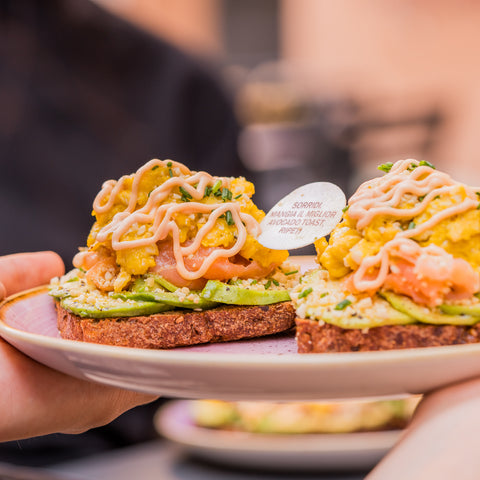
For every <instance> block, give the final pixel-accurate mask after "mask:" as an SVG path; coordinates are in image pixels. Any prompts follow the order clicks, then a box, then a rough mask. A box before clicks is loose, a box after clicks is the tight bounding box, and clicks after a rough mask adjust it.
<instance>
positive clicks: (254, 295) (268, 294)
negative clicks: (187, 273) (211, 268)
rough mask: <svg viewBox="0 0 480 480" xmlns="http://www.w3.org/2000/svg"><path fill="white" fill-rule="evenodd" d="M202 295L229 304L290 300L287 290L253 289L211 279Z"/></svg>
mask: <svg viewBox="0 0 480 480" xmlns="http://www.w3.org/2000/svg"><path fill="white" fill-rule="evenodd" d="M200 296H201V297H202V298H204V299H206V300H211V301H214V302H220V303H226V304H229V305H270V304H272V303H279V302H286V301H288V300H290V295H289V293H288V291H287V290H253V289H249V288H245V287H241V286H239V285H228V284H226V283H223V282H220V281H218V280H209V281H208V282H207V284H206V285H205V287H204V289H203V290H202V291H201V292H200Z"/></svg>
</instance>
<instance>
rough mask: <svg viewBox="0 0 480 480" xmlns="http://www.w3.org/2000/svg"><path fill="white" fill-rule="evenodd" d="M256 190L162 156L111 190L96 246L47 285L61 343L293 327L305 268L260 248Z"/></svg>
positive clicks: (92, 238)
mask: <svg viewBox="0 0 480 480" xmlns="http://www.w3.org/2000/svg"><path fill="white" fill-rule="evenodd" d="M253 193H254V187H253V185H252V184H251V183H250V182H248V181H246V180H245V179H244V178H243V177H240V178H233V177H216V176H212V175H210V174H208V173H206V172H194V171H191V170H189V169H188V168H187V167H186V166H185V165H183V164H181V163H178V162H173V161H170V160H164V161H161V160H157V159H154V160H151V161H149V162H148V163H146V164H145V165H144V166H142V167H141V168H140V169H139V170H137V172H135V173H134V174H131V175H125V176H123V177H122V178H120V179H119V180H118V181H115V180H109V181H107V182H105V183H104V184H103V186H102V189H101V191H100V192H99V194H98V195H97V197H96V198H95V200H94V202H93V215H94V216H95V218H96V221H95V223H94V224H93V227H92V229H91V231H90V235H89V236H88V241H87V247H85V248H81V249H80V252H79V253H78V254H77V255H76V256H75V258H74V260H73V264H74V267H75V268H74V269H73V270H72V271H70V272H68V273H67V274H66V275H64V276H63V277H62V278H57V279H53V280H52V282H51V285H50V294H51V295H52V296H53V297H54V299H55V301H56V306H57V311H58V328H59V331H60V334H61V336H62V337H63V338H67V339H73V340H82V341H86V342H94V343H102V344H111V345H120V346H128V347H139V348H172V347H178V346H186V345H193V344H198V343H206V342H220V341H229V340H237V339H240V338H251V337H257V336H262V335H268V334H273V333H278V332H282V331H285V330H288V329H290V328H291V327H293V326H294V320H295V312H294V308H293V305H292V303H291V302H290V296H289V293H288V290H289V289H291V288H292V286H293V284H294V283H295V282H297V281H298V278H299V276H300V274H299V269H298V268H297V267H296V266H294V265H291V264H290V263H289V262H288V261H287V258H288V252H287V251H285V250H270V249H267V248H265V247H263V246H262V245H260V244H259V243H258V241H257V240H256V236H257V235H258V233H259V222H260V221H261V220H262V218H263V217H264V212H262V211H261V210H259V209H258V208H257V207H256V206H255V204H254V203H253V202H252V200H251V196H252V195H253Z"/></svg>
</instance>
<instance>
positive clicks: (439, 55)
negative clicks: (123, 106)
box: [102, 0, 480, 206]
mask: <svg viewBox="0 0 480 480" xmlns="http://www.w3.org/2000/svg"><path fill="white" fill-rule="evenodd" d="M102 4H103V5H104V6H105V7H107V8H111V9H112V10H114V11H115V12H117V13H118V14H119V15H122V16H124V17H125V18H129V19H131V20H132V21H134V22H136V23H138V24H139V25H141V26H142V27H144V28H147V29H149V30H150V31H152V32H153V33H155V34H158V35H161V36H163V37H164V38H167V39H169V40H170V41H172V42H173V43H175V44H176V45H178V46H179V47H180V48H182V49H185V50H186V51H188V52H190V53H192V54H194V55H199V56H201V57H205V58H207V59H210V60H213V61H214V62H216V63H217V64H218V65H219V68H220V70H219V72H220V74H221V75H222V77H223V80H224V81H225V82H226V84H227V85H228V87H229V88H230V89H231V92H232V94H233V95H234V98H235V106H236V113H237V115H238V118H239V120H240V122H241V124H242V127H243V129H244V130H243V132H242V134H241V137H240V152H241V158H242V161H243V162H244V163H245V165H246V166H247V167H249V168H250V169H252V170H253V171H254V178H256V179H257V181H259V182H260V183H259V188H258V190H263V188H264V183H263V182H264V181H265V182H268V180H270V179H272V180H273V179H275V180H274V181H275V183H272V185H275V186H277V185H278V184H277V183H276V181H277V177H276V175H278V170H282V171H283V172H284V173H286V172H287V171H288V173H289V176H290V174H292V175H293V177H291V184H293V183H295V182H296V181H299V182H302V181H305V179H309V180H310V179H313V178H322V177H323V178H329V179H332V180H333V181H337V182H338V183H340V184H342V185H343V186H344V187H345V188H347V190H349V191H351V190H352V189H353V188H356V186H357V185H358V182H359V181H362V180H364V179H365V178H368V177H370V176H371V175H373V174H375V172H376V166H377V165H378V164H380V163H382V162H384V161H395V160H398V159H401V158H408V157H413V158H425V159H428V160H430V161H432V162H433V163H435V164H437V165H438V166H440V167H441V168H444V169H446V170H447V171H449V172H450V173H452V174H453V175H455V177H456V178H458V179H459V180H461V181H466V182H470V183H471V182H477V183H478V182H479V181H480V178H479V176H480V174H479V173H477V169H476V168H475V165H476V164H477V159H478V156H479V153H478V135H477V128H476V127H477V125H478V123H479V120H480V103H479V102H480V94H479V87H478V75H479V73H480V62H479V61H478V59H477V55H476V45H477V44H478V40H479V37H480V32H479V31H478V23H479V20H480V5H479V4H478V2H475V1H473V0H462V1H460V2H454V1H452V0H440V1H435V2H434V1H432V0H423V1H421V2H415V1H408V0H407V1H403V2H399V1H396V0H386V1H380V0H366V1H364V2H361V4H360V3H357V2H351V1H349V0H338V1H335V2H330V1H328V0H262V1H261V2H258V1H255V0H223V1H222V0H198V1H197V2H194V3H193V4H192V2H190V1H188V0H177V1H175V0H102ZM332 165H333V167H332ZM298 167H301V172H300V173H299V169H298ZM275 171H276V172H277V173H275ZM312 174H313V176H312ZM296 175H299V176H301V177H302V178H298V179H297V177H296ZM267 179H268V180H267ZM291 184H289V185H288V188H290V187H291V186H292V185H291ZM280 186H281V187H283V182H282V181H281V180H280ZM270 190H275V189H272V188H271V186H270ZM261 195H262V201H263V200H264V198H263V192H262V193H261ZM264 195H265V203H266V204H267V205H268V206H270V204H271V202H272V201H273V200H274V198H272V197H275V198H278V194H275V193H271V194H269V193H265V194H264ZM270 195H271V196H270Z"/></svg>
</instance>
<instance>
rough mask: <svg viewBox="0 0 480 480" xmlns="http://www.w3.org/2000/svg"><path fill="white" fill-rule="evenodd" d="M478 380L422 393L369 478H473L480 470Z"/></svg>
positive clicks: (445, 479)
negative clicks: (402, 429) (409, 420)
mask: <svg viewBox="0 0 480 480" xmlns="http://www.w3.org/2000/svg"><path fill="white" fill-rule="evenodd" d="M479 452H480V379H475V380H470V381H466V382H463V383H459V384H457V385H453V386H450V387H446V388H444V389H441V390H438V391H435V392H432V393H430V394H428V395H426V396H425V398H424V399H423V400H422V401H421V403H420V405H419V406H418V408H417V411H416V412H415V415H414V417H413V420H412V423H411V424H410V426H409V428H408V430H407V432H406V434H405V436H404V437H402V439H401V440H400V442H399V443H398V445H396V446H395V448H393V450H392V451H391V452H390V453H389V454H388V455H387V456H386V457H385V458H384V459H383V460H382V461H381V462H380V463H379V464H378V465H377V467H376V468H374V469H373V471H372V472H371V473H370V475H368V476H367V480H384V479H388V480H397V479H398V480H400V479H401V480H404V479H406V478H408V479H409V480H450V479H455V480H470V479H472V480H474V479H475V480H476V479H477V478H479V472H480V455H479Z"/></svg>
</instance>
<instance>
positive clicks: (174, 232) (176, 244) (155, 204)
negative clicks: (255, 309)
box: [74, 159, 260, 280]
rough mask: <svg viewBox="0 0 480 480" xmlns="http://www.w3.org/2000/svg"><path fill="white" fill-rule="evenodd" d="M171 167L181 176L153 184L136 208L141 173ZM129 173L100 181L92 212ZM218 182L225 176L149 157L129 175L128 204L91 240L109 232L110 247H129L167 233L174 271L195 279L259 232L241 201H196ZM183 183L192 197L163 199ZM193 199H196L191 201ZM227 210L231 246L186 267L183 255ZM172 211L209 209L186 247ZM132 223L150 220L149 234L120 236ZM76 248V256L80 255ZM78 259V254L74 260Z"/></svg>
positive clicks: (110, 201) (106, 206)
mask: <svg viewBox="0 0 480 480" xmlns="http://www.w3.org/2000/svg"><path fill="white" fill-rule="evenodd" d="M157 165H158V166H170V168H171V169H175V170H176V172H177V171H178V173H180V175H182V176H173V177H171V178H169V179H168V180H166V181H165V182H164V183H162V184H161V185H159V186H158V187H156V188H155V189H154V190H153V191H152V192H151V193H150V196H149V198H148V200H147V203H146V204H145V205H144V206H143V207H142V208H139V209H138V210H136V209H135V208H136V205H137V199H138V194H139V185H140V182H141V180H142V177H143V175H144V174H145V173H146V172H147V171H149V170H151V169H152V168H154V167H155V166H157ZM128 178H130V177H129V176H123V177H121V178H120V179H119V180H118V181H115V180H108V181H106V182H105V183H104V184H103V185H102V189H101V191H100V192H99V193H98V195H97V196H96V198H95V200H94V202H93V208H94V210H95V212H96V213H106V212H108V211H109V210H110V209H111V208H112V207H113V205H114V204H115V199H116V197H117V196H118V195H119V194H120V193H121V192H122V190H123V189H124V187H125V182H126V180H127V179H128ZM219 180H220V181H221V183H222V187H226V186H227V179H225V178H221V177H213V176H211V175H209V174H208V173H206V172H191V171H190V170H189V169H188V168H187V167H186V166H185V165H183V164H181V163H178V162H170V161H162V160H157V159H154V160H151V161H149V162H148V163H146V164H145V165H144V166H142V167H141V168H139V169H138V170H137V172H136V173H135V174H134V177H133V183H132V191H131V194H130V198H129V202H128V205H127V208H126V209H125V210H123V211H121V212H118V213H116V214H115V216H114V217H113V218H112V220H111V221H110V223H109V224H107V225H105V226H104V227H103V228H101V229H100V230H99V232H97V234H96V237H95V240H96V241H98V242H105V241H107V240H108V238H109V236H110V235H111V243H112V248H113V250H116V251H118V250H124V249H129V248H138V247H145V246H149V245H153V244H154V243H156V242H158V241H160V240H164V239H165V238H167V236H168V235H169V234H171V236H172V240H173V252H174V256H175V260H176V262H177V265H176V269H177V271H178V273H179V274H180V275H181V276H182V277H183V278H185V279H187V280H195V279H197V278H200V277H202V276H203V275H204V274H205V273H206V272H207V270H208V269H209V268H210V267H211V266H212V264H213V263H214V262H215V261H216V260H217V259H218V258H228V257H232V256H234V255H236V254H237V253H238V252H239V251H240V250H241V249H242V247H243V246H244V245H245V240H246V238H247V234H248V233H251V234H252V235H254V236H257V235H258V234H259V233H260V225H259V223H258V222H257V221H256V220H255V218H254V217H252V216H251V215H249V214H246V213H243V212H241V211H240V207H241V205H240V204H239V203H238V202H232V201H226V202H222V203H212V204H207V203H202V202H199V201H198V200H201V199H202V198H203V197H204V194H205V188H206V187H207V186H213V185H215V184H216V183H217V182H218V181H219ZM178 187H181V188H183V189H184V190H185V191H186V192H187V193H188V194H189V195H191V197H192V201H189V202H181V203H174V202H173V203H165V204H162V202H163V201H164V200H165V199H166V198H167V197H168V196H169V195H170V194H171V193H172V192H173V190H174V189H175V188H178ZM193 200H197V201H193ZM227 211H230V212H231V215H232V220H233V222H234V224H235V227H236V229H237V235H236V241H235V244H234V245H233V246H232V247H231V248H217V249H214V250H213V251H212V252H210V253H209V254H208V255H207V256H206V257H205V259H204V260H203V262H202V264H201V265H200V267H199V268H198V269H197V270H188V269H187V268H186V266H185V257H187V256H189V255H193V254H194V253H195V252H197V250H198V249H199V248H200V246H201V243H202V240H203V239H204V238H205V236H206V235H207V234H208V232H210V231H211V230H212V228H213V227H214V225H215V222H216V221H217V219H218V218H219V217H220V216H221V215H223V214H225V213H226V212H227ZM177 213H183V214H185V215H189V214H193V213H204V214H208V220H207V222H206V223H205V224H204V225H203V226H202V227H201V228H200V229H199V230H198V232H197V235H196V236H195V239H194V241H193V242H192V243H190V244H189V245H188V246H182V245H181V243H180V229H179V227H178V225H177V224H176V222H175V220H174V219H173V218H172V217H173V215H175V214H177ZM134 224H138V225H141V224H153V225H152V227H151V231H152V235H151V236H149V237H145V238H137V239H133V240H125V239H122V237H123V236H124V235H125V234H126V233H127V232H128V231H129V230H130V229H131V228H132V227H133V225H134ZM82 253H83V252H80V253H79V254H78V255H82ZM74 262H75V263H77V258H75V259H74Z"/></svg>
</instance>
